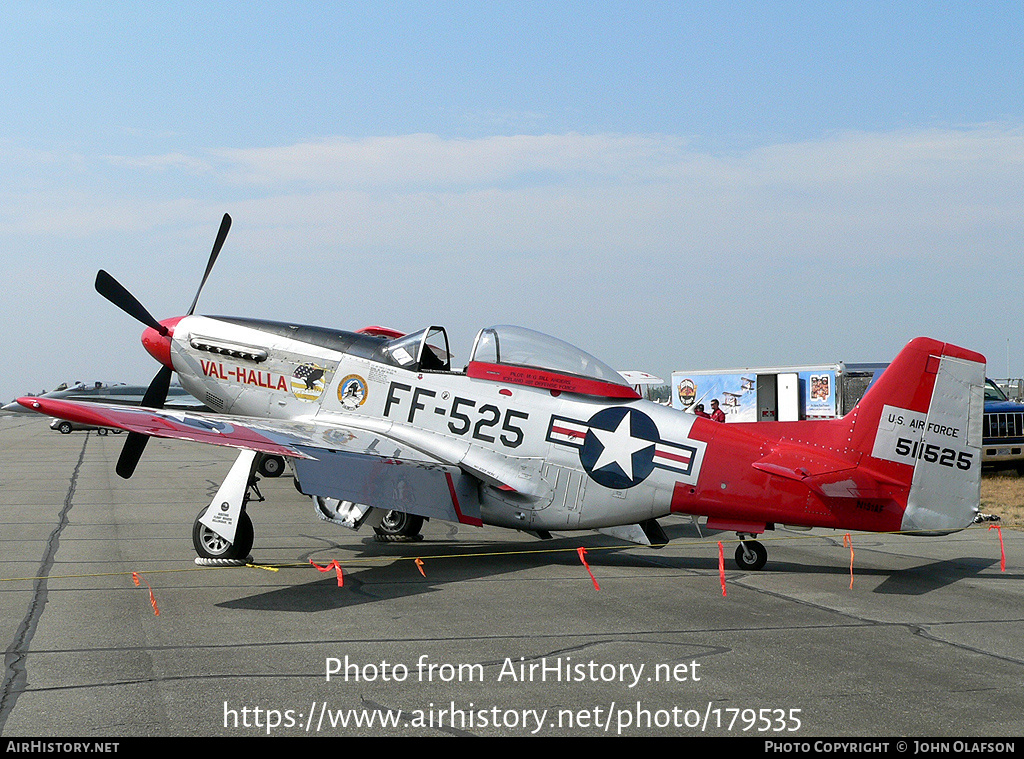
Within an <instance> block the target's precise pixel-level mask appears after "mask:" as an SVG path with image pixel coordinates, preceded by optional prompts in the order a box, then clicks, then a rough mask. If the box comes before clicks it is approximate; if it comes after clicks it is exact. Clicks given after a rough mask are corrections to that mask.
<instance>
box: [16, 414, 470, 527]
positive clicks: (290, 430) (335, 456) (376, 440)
mask: <svg viewBox="0 0 1024 759" xmlns="http://www.w3.org/2000/svg"><path fill="white" fill-rule="evenodd" d="M18 402H19V403H20V404H21V405H23V406H25V407H26V408H29V409H31V410H33V411H38V412H40V413H42V414H47V415H49V416H55V417H59V418H61V419H68V420H70V421H74V422H83V423H85V424H91V425H95V426H98V427H116V428H119V429H123V430H127V431H129V432H138V433H140V434H143V435H148V436H150V437H159V438H170V439H176V440H190V441H194V442H198V443H207V444H210V445H220V446H228V447H232V448H245V449H249V450H254V451H259V452H261V453H268V454H273V455H278V456H287V457H290V458H292V459H293V463H294V466H295V471H296V476H297V478H298V480H299V484H300V486H301V488H302V492H303V493H305V494H307V495H318V496H322V497H325V498H337V499H339V500H343V501H354V502H356V503H364V504H368V505H371V506H375V507H377V508H382V509H397V510H399V511H405V512H407V513H410V514H418V515H420V516H424V517H430V518H435V519H445V520H448V521H452V522H461V523H463V524H472V525H481V524H482V521H481V519H480V499H479V485H480V480H479V479H478V478H477V477H475V476H473V474H471V473H466V472H464V471H463V469H462V468H461V467H460V466H459V465H458V462H457V461H453V460H446V459H445V457H444V456H443V455H436V454H431V453H427V452H424V451H423V450H422V449H419V448H416V447H414V446H412V445H410V444H409V443H408V442H403V441H400V440H398V439H396V438H395V437H393V436H390V435H388V434H386V432H385V431H382V430H374V429H361V428H358V427H356V426H347V425H339V424H324V423H319V422H315V421H301V420H279V419H264V418H256V417H243V416H227V415H223V414H211V413H202V412H190V411H176V410H173V409H149V408H140V407H133V406H113V405H108V404H97V403H83V402H73V401H60V400H54V399H47V398H20V399H18ZM370 421H373V420H370ZM381 426H384V425H381Z"/></svg>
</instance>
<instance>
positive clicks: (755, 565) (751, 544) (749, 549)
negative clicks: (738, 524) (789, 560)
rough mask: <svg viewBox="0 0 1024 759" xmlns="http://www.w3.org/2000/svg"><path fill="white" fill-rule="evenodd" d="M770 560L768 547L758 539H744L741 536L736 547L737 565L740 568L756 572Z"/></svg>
mask: <svg viewBox="0 0 1024 759" xmlns="http://www.w3.org/2000/svg"><path fill="white" fill-rule="evenodd" d="M767 561H768V549H767V548H765V547H764V546H763V545H761V544H760V543H758V542H757V541H756V540H744V539H743V537H742V536H740V544H739V546H737V548H736V566H738V567H739V568H740V569H746V570H750V571H752V572H756V571H757V570H758V569H762V568H763V567H764V565H765V564H766V563H767Z"/></svg>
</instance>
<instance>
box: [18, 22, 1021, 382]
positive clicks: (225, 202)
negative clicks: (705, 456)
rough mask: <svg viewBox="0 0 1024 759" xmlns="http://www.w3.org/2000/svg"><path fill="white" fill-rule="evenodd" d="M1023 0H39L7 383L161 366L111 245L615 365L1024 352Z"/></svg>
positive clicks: (186, 297) (374, 317) (22, 87)
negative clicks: (500, 326) (986, 0)
mask: <svg viewBox="0 0 1024 759" xmlns="http://www.w3.org/2000/svg"><path fill="white" fill-rule="evenodd" d="M1021 39H1024V10H1022V8H1021V7H1020V5H1019V4H1015V3H993V4H978V3H869V2H858V3H783V2H779V3H760V4H754V3H749V4H748V3H685V2H675V3H646V4H636V3H599V2H588V3H552V2H546V3H522V2H517V3H498V2H488V3H458V2H451V3H391V4H385V3H372V4H371V3H341V2H335V3H259V2H248V3H227V2H225V3H217V2H207V3H189V2H176V3H163V4H157V3H113V2H111V3H86V2H77V3H47V2H39V3H19V2H13V3H9V4H7V5H5V8H4V10H3V11H2V12H0V66H2V71H0V75H2V78H0V81H2V82H3V86H2V87H0V172H2V174H0V176H3V177H4V178H5V181H4V182H3V184H2V185H0V250H2V251H3V256H4V262H5V264H6V266H5V270H6V271H7V272H8V279H7V285H6V287H5V298H4V299H3V305H2V306H0V318H2V320H3V325H4V340H3V341H2V345H0V398H2V399H4V400H7V399H9V398H11V397H14V396H16V395H19V394H22V393H25V392H38V391H39V390H42V389H44V388H45V389H49V388H52V387H53V386H54V385H56V384H57V383H59V382H61V381H64V380H75V379H81V380H92V379H105V380H129V381H136V382H143V383H144V382H148V381H149V378H150V377H151V376H152V375H153V374H155V372H156V370H157V368H158V367H157V366H156V364H154V363H153V362H152V360H151V359H150V358H149V357H148V356H147V355H146V354H145V353H144V352H143V351H142V349H141V346H140V345H139V343H138V336H139V332H140V329H139V328H138V327H137V326H136V324H135V323H134V322H132V321H131V320H130V319H129V318H128V317H127V316H125V315H123V314H121V313H120V312H119V311H117V310H116V309H115V308H114V307H113V306H110V305H109V304H107V303H106V302H105V301H103V300H102V299H101V298H100V296H98V295H97V294H96V293H95V292H94V291H93V289H92V282H93V278H94V277H95V272H96V270H97V269H99V268H106V269H107V270H109V271H110V272H111V273H113V274H114V276H116V277H117V278H118V279H120V280H121V281H122V282H123V283H124V284H125V285H126V286H127V287H128V288H129V289H130V290H132V291H133V292H134V293H135V294H136V295H137V296H138V297H139V298H140V300H142V301H143V302H144V303H145V304H146V305H147V306H148V307H149V308H150V310H151V311H153V312H154V313H155V314H156V315H157V316H158V317H159V318H163V317H165V316H172V315H177V314H180V313H181V312H182V311H184V310H186V309H187V308H188V305H189V303H190V302H191V299H192V295H193V294H194V291H195V288H196V286H197V284H198V281H199V278H200V277H201V275H202V269H203V266H204V265H205V261H206V257H207V255H208V253H209V249H210V246H211V245H212V243H213V238H214V235H215V234H216V230H217V226H218V224H219V220H220V217H221V215H222V214H223V213H225V212H228V213H231V215H232V217H233V218H234V226H233V228H232V231H231V235H230V236H229V238H228V242H227V245H226V246H225V249H224V252H223V254H222V256H221V260H220V262H219V263H218V266H217V269H216V270H215V271H214V273H213V275H212V277H211V279H210V281H209V283H208V285H207V287H206V290H205V291H204V293H203V297H202V299H201V301H200V304H199V311H200V312H205V313H213V314H216V313H233V314H239V315H250V316H263V317H266V318H274V319H282V320H293V321H301V322H306V323H313V324H324V325H331V326H336V327H339V328H351V329H356V328H359V327H361V326H365V325H366V324H386V325H389V326H393V327H395V328H398V329H403V330H410V331H411V330H413V329H417V328H419V327H421V326H425V325H426V324H428V323H433V324H442V325H445V326H447V327H448V329H449V332H450V333H451V338H452V343H453V346H452V347H453V349H454V351H455V353H456V360H457V361H458V360H464V359H465V358H466V353H467V352H468V349H469V346H470V343H471V340H472V338H473V335H474V334H475V332H476V330H477V329H478V328H480V327H482V326H486V325H488V324H496V323H509V322H511V323H517V324H522V325H523V326H527V327H531V328H534V329H540V330H542V331H545V332H549V333H552V334H555V335H557V336H559V337H561V338H563V339H567V340H569V341H570V342H574V343H576V344H578V345H580V347H582V348H584V349H586V350H588V351H590V352H591V353H594V354H595V355H597V356H599V357H601V358H603V359H604V360H606V361H608V362H609V363H612V364H613V365H615V366H618V367H619V368H623V369H625V368H633V369H644V370H648V371H653V372H655V373H659V374H661V375H663V376H665V378H666V379H667V378H668V377H667V375H668V374H669V373H670V372H671V371H672V370H673V369H684V368H685V369H711V368H724V367H732V366H739V365H760V364H769V365H770V364H799V363H819V362H827V361H837V360H846V361H882V360H889V359H890V358H891V357H892V355H894V354H895V352H896V351H897V350H898V349H899V348H900V347H901V346H902V345H903V344H904V343H905V342H907V341H908V340H909V339H911V338H912V337H914V336H916V335H918V334H927V335H929V336H932V337H937V338H939V339H945V340H949V341H952V342H957V343H960V344H963V345H966V346H968V347H971V348H974V349H976V350H980V351H982V352H984V353H986V354H987V355H988V357H989V361H990V364H991V367H990V370H989V374H990V375H991V376H1005V375H1006V373H1007V371H1009V372H1010V373H1011V374H1013V375H1014V376H1022V375H1024V340H1022V336H1021V334H1020V331H1019V329H1018V328H1017V324H1018V323H1019V320H1020V315H1021V312H1022V307H1024V303H1022V301H1024V295H1022V293H1021V290H1022V288H1021V287H1020V285H1019V282H1018V277H1019V276H1020V275H1021V265H1020V261H1021V256H1020V251H1021V249H1022V243H1024V224H1022V220H1024V76H1022V74H1021V72H1022V71H1024V52H1022V47H1021V45H1020V40H1021Z"/></svg>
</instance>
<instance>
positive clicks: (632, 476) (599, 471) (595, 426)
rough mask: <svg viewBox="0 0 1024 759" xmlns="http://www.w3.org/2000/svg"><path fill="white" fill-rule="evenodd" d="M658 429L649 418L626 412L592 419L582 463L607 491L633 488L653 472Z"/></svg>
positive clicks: (600, 414) (614, 410) (609, 412)
mask: <svg viewBox="0 0 1024 759" xmlns="http://www.w3.org/2000/svg"><path fill="white" fill-rule="evenodd" d="M657 442H658V428H657V427H655V426H654V422H652V421H651V419H650V417H648V416H647V415H646V414H641V413H640V412H638V411H632V410H631V409H626V408H612V409H605V410H604V411H599V412H598V413H596V414H594V415H593V416H592V417H590V432H589V433H587V437H586V439H585V440H584V441H583V448H582V450H581V451H580V463H581V464H583V468H584V469H586V470H587V474H589V475H590V476H591V477H593V478H594V479H595V480H597V482H599V483H601V484H602V485H604V486H605V487H608V488H613V489H616V490H618V489H621V488H631V487H633V486H634V485H639V484H640V483H641V482H643V481H644V480H645V479H647V475H649V474H650V473H651V470H652V469H654V444H655V443H657Z"/></svg>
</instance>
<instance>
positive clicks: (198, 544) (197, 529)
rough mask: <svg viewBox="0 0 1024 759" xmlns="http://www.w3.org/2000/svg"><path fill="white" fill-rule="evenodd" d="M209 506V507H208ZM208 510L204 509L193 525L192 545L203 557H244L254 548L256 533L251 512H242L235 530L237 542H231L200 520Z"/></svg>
mask: <svg viewBox="0 0 1024 759" xmlns="http://www.w3.org/2000/svg"><path fill="white" fill-rule="evenodd" d="M207 508H209V507H207ZM205 512H206V509H203V510H202V511H200V512H199V514H198V515H197V516H196V521H195V524H193V525H192V545H193V547H195V549H196V553H197V554H198V555H199V557H200V558H202V559H244V558H245V557H247V556H248V555H249V551H251V550H252V543H253V538H254V533H253V529H252V520H251V519H250V518H249V514H248V513H246V512H244V511H243V512H242V514H241V516H240V517H239V519H238V527H237V529H236V530H235V542H234V543H229V542H228V541H226V540H225V539H224V538H222V537H221V536H220V535H218V534H217V533H216V532H214V531H213V530H211V529H210V528H209V527H207V526H206V525H205V524H203V523H202V522H200V521H199V517H201V516H202V515H203V514H204V513H205Z"/></svg>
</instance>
